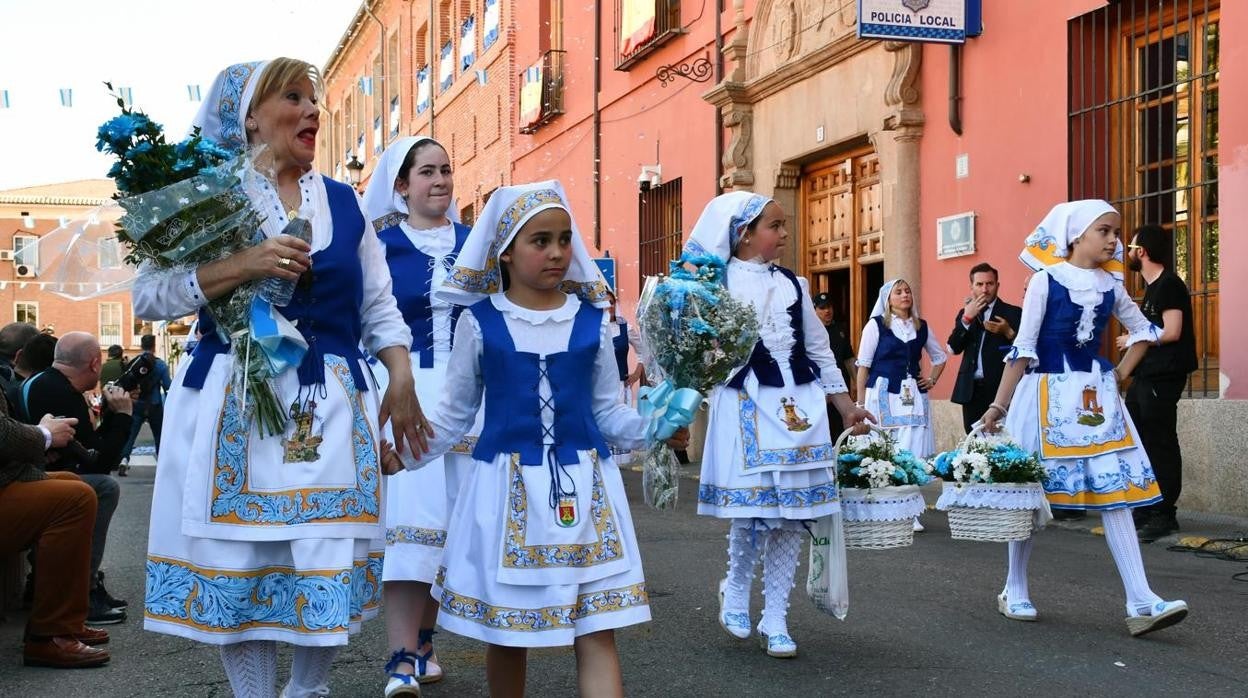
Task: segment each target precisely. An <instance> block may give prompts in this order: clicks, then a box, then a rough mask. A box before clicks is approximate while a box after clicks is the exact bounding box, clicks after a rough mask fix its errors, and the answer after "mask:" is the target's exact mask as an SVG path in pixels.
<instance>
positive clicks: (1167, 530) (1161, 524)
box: [1138, 514, 1179, 543]
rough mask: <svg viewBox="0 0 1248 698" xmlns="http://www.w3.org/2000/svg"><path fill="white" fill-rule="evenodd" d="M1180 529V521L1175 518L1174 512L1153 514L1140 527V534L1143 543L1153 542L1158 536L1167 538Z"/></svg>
mask: <svg viewBox="0 0 1248 698" xmlns="http://www.w3.org/2000/svg"><path fill="white" fill-rule="evenodd" d="M1178 530H1179V522H1178V520H1177V519H1175V518H1174V515H1173V514H1153V516H1152V517H1151V518H1150V519H1149V520H1148V523H1146V524H1144V526H1143V527H1141V528H1140V530H1139V531H1138V534H1139V536H1140V542H1141V543H1152V542H1153V541H1155V540H1157V539H1158V538H1165V537H1166V536H1168V535H1170V534H1171V533H1174V532H1176V531H1178Z"/></svg>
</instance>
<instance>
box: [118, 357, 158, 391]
mask: <svg viewBox="0 0 1248 698" xmlns="http://www.w3.org/2000/svg"><path fill="white" fill-rule="evenodd" d="M155 368H156V366H155V362H154V361H153V360H152V357H151V355H150V354H147V353H143V354H139V355H138V356H136V357H134V360H133V361H131V362H130V365H129V366H127V367H126V370H125V372H123V373H122V374H121V375H120V376H118V377H117V380H115V381H113V383H112V384H113V385H116V386H117V387H118V388H121V389H122V390H124V391H126V392H127V393H130V392H134V391H135V390H137V389H139V388H141V387H142V386H143V384H144V383H145V382H147V379H148V377H149V376H150V375H151V374H152V371H153V370H154V369H155Z"/></svg>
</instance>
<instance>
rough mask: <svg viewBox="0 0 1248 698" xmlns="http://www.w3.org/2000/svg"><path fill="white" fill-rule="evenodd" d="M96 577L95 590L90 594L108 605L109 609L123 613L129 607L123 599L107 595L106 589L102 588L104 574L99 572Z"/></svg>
mask: <svg viewBox="0 0 1248 698" xmlns="http://www.w3.org/2000/svg"><path fill="white" fill-rule="evenodd" d="M98 575H99V576H97V577H96V578H95V589H94V590H93V591H92V592H91V593H92V594H94V595H98V596H99V598H100V600H101V601H103V602H104V603H106V604H108V607H109V608H119V609H121V610H123V611H124V610H126V608H128V607H129V604H127V603H126V601H125V599H119V598H117V597H115V596H113V595H112V594H110V593H108V589H105V588H104V572H103V571H101V572H99V573H98Z"/></svg>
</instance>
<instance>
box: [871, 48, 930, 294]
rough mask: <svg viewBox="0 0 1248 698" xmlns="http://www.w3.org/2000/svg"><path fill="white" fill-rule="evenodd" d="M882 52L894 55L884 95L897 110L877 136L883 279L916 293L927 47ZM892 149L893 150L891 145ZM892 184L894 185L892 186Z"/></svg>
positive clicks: (919, 247)
mask: <svg viewBox="0 0 1248 698" xmlns="http://www.w3.org/2000/svg"><path fill="white" fill-rule="evenodd" d="M884 50H885V51H889V52H891V53H892V54H893V56H894V64H893V75H892V78H891V79H890V80H889V83H888V88H887V89H886V90H885V92H884V103H885V104H887V105H888V106H889V107H892V109H893V112H892V113H891V114H889V115H888V116H887V117H885V119H884V128H883V131H884V132H887V133H888V134H891V135H892V142H891V143H887V144H886V143H883V142H881V141H883V140H884V139H885V138H887V135H886V133H883V132H880V133H876V134H873V137H872V140H873V141H875V142H876V149H877V150H878V151H880V156H881V158H884V157H885V154H886V152H887V151H888V150H891V151H892V155H893V157H892V158H891V159H887V160H885V167H884V172H885V177H886V178H887V181H886V182H885V192H884V196H885V201H886V202H888V204H889V205H888V207H887V208H886V209H885V217H884V243H883V249H884V277H885V278H886V279H891V278H897V277H900V278H903V279H906V280H907V281H909V282H910V286H911V287H913V288H914V289H916V290H917V289H919V288H920V287H921V280H920V267H921V265H920V250H921V244H920V242H921V240H922V235H923V221H922V220H921V218H920V215H919V138H921V137H922V135H923V110H922V106H921V105H920V103H919V98H920V93H919V68H920V66H921V64H922V58H923V47H922V46H921V45H919V44H913V43H907V42H902V41H889V42H885V44H884ZM887 146H891V147H887ZM890 183H891V186H890Z"/></svg>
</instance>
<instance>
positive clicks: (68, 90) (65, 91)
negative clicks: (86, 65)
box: [61, 87, 74, 107]
mask: <svg viewBox="0 0 1248 698" xmlns="http://www.w3.org/2000/svg"><path fill="white" fill-rule="evenodd" d="M61 106H62V107H72V106H74V88H72V87H62V88H61Z"/></svg>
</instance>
